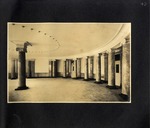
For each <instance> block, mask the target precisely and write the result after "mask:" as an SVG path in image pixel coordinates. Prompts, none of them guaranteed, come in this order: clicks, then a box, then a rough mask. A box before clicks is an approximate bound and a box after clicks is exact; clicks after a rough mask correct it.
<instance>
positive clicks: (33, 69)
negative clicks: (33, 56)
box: [31, 60, 35, 77]
mask: <svg viewBox="0 0 150 128" xmlns="http://www.w3.org/2000/svg"><path fill="white" fill-rule="evenodd" d="M31 77H35V60H32V61H31Z"/></svg>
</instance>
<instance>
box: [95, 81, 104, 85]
mask: <svg viewBox="0 0 150 128" xmlns="http://www.w3.org/2000/svg"><path fill="white" fill-rule="evenodd" d="M94 83H96V84H103V82H102V81H94Z"/></svg>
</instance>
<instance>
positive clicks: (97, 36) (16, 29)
mask: <svg viewBox="0 0 150 128" xmlns="http://www.w3.org/2000/svg"><path fill="white" fill-rule="evenodd" d="M123 25H124V24H123V23H9V24H8V43H9V54H10V55H11V56H12V57H16V56H17V52H16V49H15V47H16V44H23V43H24V42H26V41H28V42H30V43H31V44H32V47H28V50H27V51H28V52H27V57H30V58H35V57H60V56H61V57H63V56H73V55H77V54H84V53H87V52H89V51H92V50H94V49H97V48H102V47H104V46H106V45H107V44H108V43H110V41H111V40H113V39H114V37H116V35H117V34H118V33H119V32H120V30H121V29H122V27H123Z"/></svg>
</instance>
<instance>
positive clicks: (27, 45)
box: [7, 22, 132, 103]
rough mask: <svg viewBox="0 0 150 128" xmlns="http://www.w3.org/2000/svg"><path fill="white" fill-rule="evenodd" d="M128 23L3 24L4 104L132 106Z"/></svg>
mask: <svg viewBox="0 0 150 128" xmlns="http://www.w3.org/2000/svg"><path fill="white" fill-rule="evenodd" d="M131 79H132V78H131V23H130V22H129V23H128V22H125V23H115V22H112V23H103V22H92V23H90V22H74V23H70V22H66V23H56V22H45V23H44V22H42V23H34V22H33V23H25V22H24V23H20V22H8V23H7V102H8V103H131V93H132V91H131V87H132V83H131Z"/></svg>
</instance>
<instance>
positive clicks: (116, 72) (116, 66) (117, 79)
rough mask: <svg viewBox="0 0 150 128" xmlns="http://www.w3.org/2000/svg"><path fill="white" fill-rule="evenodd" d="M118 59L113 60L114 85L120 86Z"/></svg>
mask: <svg viewBox="0 0 150 128" xmlns="http://www.w3.org/2000/svg"><path fill="white" fill-rule="evenodd" d="M120 77H121V74H120V61H115V85H116V86H120Z"/></svg>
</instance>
